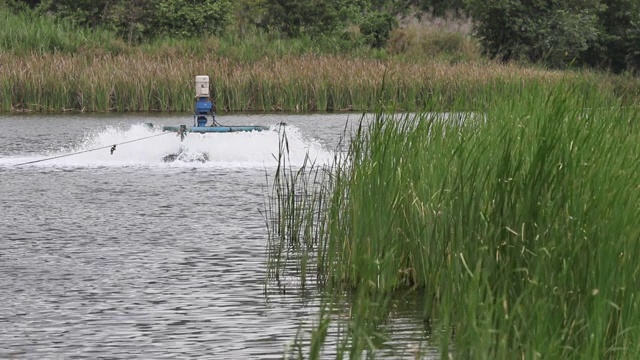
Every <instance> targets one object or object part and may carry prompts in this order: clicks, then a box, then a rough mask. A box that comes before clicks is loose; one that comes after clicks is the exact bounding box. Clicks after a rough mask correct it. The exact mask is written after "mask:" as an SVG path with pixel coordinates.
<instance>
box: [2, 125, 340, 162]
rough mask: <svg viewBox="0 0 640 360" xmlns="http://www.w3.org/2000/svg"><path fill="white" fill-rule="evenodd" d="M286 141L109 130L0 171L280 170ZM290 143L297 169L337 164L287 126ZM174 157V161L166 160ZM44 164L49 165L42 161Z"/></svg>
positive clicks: (263, 135)
mask: <svg viewBox="0 0 640 360" xmlns="http://www.w3.org/2000/svg"><path fill="white" fill-rule="evenodd" d="M281 138H282V132H281V131H280V130H279V127H277V126H274V127H272V128H271V129H270V130H268V131H259V132H258V131H252V132H233V133H207V134H198V133H189V134H188V135H187V136H186V137H185V138H184V140H183V141H181V140H180V137H179V136H177V134H176V133H165V132H162V131H160V130H159V129H151V128H148V127H147V126H145V125H144V124H135V125H131V126H130V127H129V128H118V127H107V128H104V129H101V130H97V131H94V132H91V133H89V134H87V135H86V136H85V138H84V139H83V140H82V141H81V142H80V143H78V144H77V145H74V146H71V147H69V148H65V149H61V150H58V151H51V152H46V153H42V154H38V155H32V156H27V157H25V156H17V157H10V158H0V165H5V166H6V165H9V166H11V165H18V164H23V163H27V162H32V161H33V162H34V163H32V164H25V165H24V166H44V167H59V166H64V167H67V166H72V167H103V166H107V167H108V166H114V167H122V166H152V167H156V166H158V167H160V166H165V167H180V166H183V167H190V168H192V167H204V168H206V167H260V168H263V167H271V166H277V160H276V159H277V157H278V153H279V147H280V144H281ZM286 139H287V141H288V156H287V158H288V160H287V162H288V164H290V165H292V166H300V165H302V164H303V163H304V161H305V159H306V158H307V157H308V159H309V160H311V161H314V162H315V163H316V164H325V163H329V162H330V161H331V160H332V159H333V155H332V152H331V151H328V150H326V149H325V148H323V146H322V145H321V144H320V143H319V142H318V141H316V140H313V139H306V138H305V137H304V136H303V135H302V134H301V133H300V131H299V129H298V128H296V127H294V126H286ZM114 144H116V149H115V151H114V152H113V154H111V152H110V147H111V146H112V145H114ZM101 148H102V149H101ZM94 149H97V150H94ZM172 154H173V155H175V159H173V160H172V161H165V160H164V158H165V157H166V156H167V155H172ZM51 158H52V159H51ZM44 159H48V160H45V161H38V160H44ZM203 160H204V161H203Z"/></svg>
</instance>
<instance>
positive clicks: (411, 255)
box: [276, 84, 640, 359]
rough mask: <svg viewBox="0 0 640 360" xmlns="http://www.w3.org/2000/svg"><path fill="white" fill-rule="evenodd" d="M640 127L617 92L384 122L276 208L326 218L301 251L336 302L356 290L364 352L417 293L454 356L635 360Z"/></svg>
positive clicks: (436, 341) (356, 338)
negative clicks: (300, 203) (314, 186)
mask: <svg viewBox="0 0 640 360" xmlns="http://www.w3.org/2000/svg"><path fill="white" fill-rule="evenodd" d="M639 119H640V112H639V111H638V109H637V108H625V107H622V106H620V103H619V100H617V99H615V98H611V97H609V96H607V95H606V94H602V93H596V92H588V93H585V92H584V91H583V89H580V88H576V87H570V86H569V87H568V86H562V85H559V86H555V87H552V88H551V89H550V90H549V89H548V88H547V87H546V85H544V84H532V85H531V86H527V87H526V88H523V89H522V90H521V91H520V92H514V93H513V95H512V96H509V97H504V98H500V99H495V100H494V101H493V102H491V103H490V104H488V106H487V107H486V111H485V112H483V113H473V114H466V115H459V116H456V114H451V113H436V112H425V113H420V114H417V115H406V116H403V117H402V118H401V119H398V118H397V117H396V116H392V115H387V114H385V113H382V112H381V113H378V115H377V116H376V118H375V119H374V120H372V121H371V122H369V123H368V124H363V125H362V127H361V128H360V129H359V130H358V131H356V132H355V135H354V136H353V138H352V141H351V145H350V149H349V152H348V154H347V156H346V158H344V159H343V160H340V159H337V160H336V162H335V163H334V164H333V165H332V166H331V167H330V168H329V170H328V173H329V174H331V175H330V176H327V177H326V178H325V181H326V182H325V185H326V186H323V187H321V189H322V190H323V191H322V192H321V193H320V195H317V196H315V197H314V198H316V199H318V200H317V201H316V202H315V203H313V204H312V205H309V204H307V205H305V208H300V207H296V205H295V204H287V205H286V206H285V208H286V211H281V212H280V216H284V217H285V218H287V217H295V218H296V219H298V220H295V219H283V220H282V221H288V222H290V223H296V222H297V223H302V222H300V219H302V218H305V216H308V214H305V209H308V208H310V209H315V210H314V211H320V212H322V213H323V214H325V215H324V216H321V217H318V218H317V219H316V218H314V219H313V221H308V222H307V223H305V224H306V225H305V226H306V227H307V228H309V229H316V230H315V231H307V230H306V228H304V229H301V230H297V233H299V234H303V236H301V237H298V238H296V242H297V243H301V244H306V246H307V250H305V252H300V251H299V250H298V248H296V247H290V249H291V252H292V253H293V254H294V255H295V256H296V257H306V258H307V259H308V260H306V262H305V261H300V260H298V264H299V265H298V266H307V267H308V268H309V269H314V271H315V272H316V273H317V278H318V282H317V283H318V285H319V286H320V287H321V289H323V291H324V293H325V294H326V295H327V296H329V297H342V296H344V294H345V291H347V293H350V294H351V295H350V296H349V297H348V299H351V300H350V301H351V304H352V305H351V306H352V312H356V313H358V314H359V315H358V316H359V317H358V318H357V319H356V318H354V319H352V320H351V322H350V323H349V324H351V325H349V329H350V330H349V332H348V334H349V337H350V339H351V344H352V345H353V346H356V345H357V346H356V347H355V351H356V353H362V351H365V352H366V353H367V354H371V353H370V352H371V351H375V349H376V348H377V345H376V343H375V342H374V341H369V340H370V339H371V336H372V334H375V333H376V332H377V331H379V329H380V326H381V324H383V323H384V319H385V316H386V315H385V314H388V313H389V309H388V304H389V302H390V299H393V298H394V297H395V296H396V294H397V292H398V291H410V292H414V293H421V294H423V295H424V297H425V299H427V301H425V305H424V309H422V312H423V314H424V315H423V317H424V321H425V324H430V326H431V328H432V329H433V332H432V335H431V338H430V343H431V345H433V346H437V347H438V348H439V349H440V351H441V354H442V355H443V356H448V354H450V353H451V354H453V356H454V357H455V358H474V359H503V358H505V359H507V358H508V359H510V358H527V359H535V358H543V357H544V358H571V359H593V358H598V359H601V358H611V359H633V358H635V356H636V355H637V353H638V352H639V351H640V341H638V339H640V332H639V331H640V329H638V327H637V324H638V323H640V315H639V314H640V312H639V310H640V302H639V299H638V296H637V292H638V290H640V283H639V281H640V279H639V278H638V274H640V263H638V262H637V261H636V260H635V259H637V258H638V257H640V242H639V240H640V221H639V220H638V219H640V190H639V184H640V160H639V158H638V156H637V154H638V153H639V151H640V145H639V144H640V132H639V128H638V126H639V124H638V120H639ZM314 176H315V175H314ZM301 184H303V182H300V181H297V182H296V181H293V182H291V183H290V184H288V185H287V187H288V188H294V187H297V186H299V185H301ZM276 195H277V194H276ZM320 199H322V201H320ZM318 221H319V222H320V223H317V222H318ZM290 240H291V238H289V237H287V236H285V237H284V238H281V241H285V242H286V241H290ZM309 249H312V250H311V251H310V250H309ZM365 307H366V308H365ZM321 320H323V319H321ZM354 321H355V323H354ZM320 324H322V321H320ZM354 324H355V325H354ZM358 324H359V325H358ZM367 339H369V340H367ZM358 344H360V345H358ZM363 344H364V345H363ZM349 349H350V350H348V351H353V349H354V348H353V347H351V348H349ZM352 355H353V354H352Z"/></svg>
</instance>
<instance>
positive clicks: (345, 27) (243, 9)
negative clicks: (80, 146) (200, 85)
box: [0, 0, 640, 76]
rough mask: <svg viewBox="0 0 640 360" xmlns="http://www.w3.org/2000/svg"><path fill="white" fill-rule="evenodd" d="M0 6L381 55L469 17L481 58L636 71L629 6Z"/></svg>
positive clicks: (126, 0)
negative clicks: (422, 20) (433, 26)
mask: <svg viewBox="0 0 640 360" xmlns="http://www.w3.org/2000/svg"><path fill="white" fill-rule="evenodd" d="M0 5H2V6H4V7H8V8H10V9H11V10H12V11H14V12H16V13H24V12H29V11H33V12H32V15H30V16H34V17H52V18H54V19H57V21H61V22H65V23H68V24H71V25H72V26H75V27H78V28H90V29H93V30H96V29H106V30H109V31H113V32H114V33H115V34H117V36H118V37H119V38H120V39H122V40H124V41H126V42H128V43H130V44H141V43H149V42H152V41H155V40H156V39H158V38H181V39H185V38H204V37H208V36H224V35H225V34H229V33H231V32H240V33H243V32H245V31H253V30H252V29H258V30H259V31H264V32H266V33H269V34H275V35H277V36H278V37H282V38H289V39H295V38H305V37H306V38H311V39H314V40H315V41H337V42H336V44H339V43H340V45H339V47H340V48H348V47H349V46H360V45H363V44H364V45H368V46H370V47H372V48H374V49H384V50H387V51H388V50H389V49H386V48H387V47H388V41H389V39H392V38H394V31H396V30H397V29H398V27H399V26H401V24H404V23H407V20H408V19H411V18H412V17H422V16H423V15H424V14H428V15H431V16H453V17H458V18H462V19H464V18H466V16H470V17H471V19H472V20H473V23H474V31H473V35H474V36H475V38H476V39H477V40H478V41H479V43H480V44H481V46H482V52H483V54H484V55H485V56H487V57H488V58H490V59H499V60H501V61H505V62H508V61H525V62H530V63H537V64H541V65H544V66H547V67H550V68H554V69H564V68H568V67H587V68H595V69H603V70H611V71H613V72H615V73H625V72H627V73H630V74H632V75H635V76H637V75H639V74H640V1H637V0H530V1H524V0H452V1H445V0H354V1H349V0H316V1H303V0H238V1H231V0H0ZM29 9H32V10H29ZM5 31H6V30H5ZM397 38H398V36H396V37H395V39H397ZM328 39H333V40H328ZM345 41H346V43H345ZM392 48H393V51H396V50H397V49H398V48H397V46H395V44H394V46H392Z"/></svg>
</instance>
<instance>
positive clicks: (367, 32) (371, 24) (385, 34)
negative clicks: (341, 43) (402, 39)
mask: <svg viewBox="0 0 640 360" xmlns="http://www.w3.org/2000/svg"><path fill="white" fill-rule="evenodd" d="M397 27H398V21H397V20H396V18H395V17H393V15H391V14H390V13H388V12H373V13H370V14H368V15H367V16H366V17H365V19H364V21H363V22H362V24H361V25H360V31H361V32H362V35H364V37H365V40H366V41H367V43H368V44H369V45H371V46H372V47H374V48H381V47H383V46H384V44H385V43H386V42H387V40H389V34H390V33H391V31H392V30H394V29H395V28H397Z"/></svg>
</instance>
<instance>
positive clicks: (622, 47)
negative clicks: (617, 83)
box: [584, 0, 640, 73]
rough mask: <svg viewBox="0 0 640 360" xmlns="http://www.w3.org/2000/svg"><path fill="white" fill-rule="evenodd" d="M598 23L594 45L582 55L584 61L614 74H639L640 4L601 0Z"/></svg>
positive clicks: (630, 0) (633, 0) (619, 0)
mask: <svg viewBox="0 0 640 360" xmlns="http://www.w3.org/2000/svg"><path fill="white" fill-rule="evenodd" d="M599 23H600V26H601V28H602V33H601V36H600V37H599V39H598V44H597V46H594V47H593V48H591V49H589V50H588V51H587V52H585V55H584V62H585V63H587V64H589V65H591V66H594V67H600V68H605V69H610V70H612V71H614V72H617V73H619V72H622V71H625V70H629V71H636V72H637V71H640V1H638V0H607V1H605V9H604V10H603V11H602V12H601V14H600V16H599Z"/></svg>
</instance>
